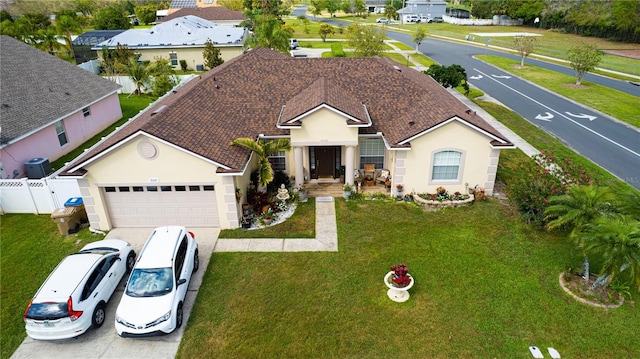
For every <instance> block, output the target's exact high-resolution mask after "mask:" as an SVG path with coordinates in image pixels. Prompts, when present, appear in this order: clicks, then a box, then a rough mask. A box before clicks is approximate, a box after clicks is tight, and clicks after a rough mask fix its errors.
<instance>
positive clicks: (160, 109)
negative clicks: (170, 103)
mask: <svg viewBox="0 0 640 359" xmlns="http://www.w3.org/2000/svg"><path fill="white" fill-rule="evenodd" d="M165 107H167V105H162V106H160V107H158V108H157V109H155V110H153V112H151V116H154V115H156V114H157V113H158V112H160V111H162V110H164V108H165Z"/></svg>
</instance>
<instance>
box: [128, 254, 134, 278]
mask: <svg viewBox="0 0 640 359" xmlns="http://www.w3.org/2000/svg"><path fill="white" fill-rule="evenodd" d="M135 264H136V254H135V252H133V251H131V252H129V255H128V256H127V273H128V272H131V270H132V269H133V266H134V265H135Z"/></svg>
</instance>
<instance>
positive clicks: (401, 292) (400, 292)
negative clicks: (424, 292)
mask: <svg viewBox="0 0 640 359" xmlns="http://www.w3.org/2000/svg"><path fill="white" fill-rule="evenodd" d="M407 276H409V278H411V283H409V285H407V286H406V287H396V286H395V285H394V283H393V280H392V278H393V271H391V272H389V273H387V274H386V275H385V276H384V284H386V285H387V287H389V290H388V291H387V296H388V297H389V299H391V300H392V301H394V302H398V303H401V302H406V301H407V300H409V289H411V287H413V283H415V281H414V280H413V277H412V276H411V274H407Z"/></svg>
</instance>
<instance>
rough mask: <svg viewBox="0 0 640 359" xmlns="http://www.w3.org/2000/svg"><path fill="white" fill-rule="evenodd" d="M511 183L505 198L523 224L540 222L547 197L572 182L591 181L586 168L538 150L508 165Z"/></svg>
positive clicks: (561, 190) (562, 191) (507, 185)
mask: <svg viewBox="0 0 640 359" xmlns="http://www.w3.org/2000/svg"><path fill="white" fill-rule="evenodd" d="M511 170H512V171H513V172H514V174H515V175H514V176H513V178H512V182H510V183H507V184H506V192H507V196H508V197H509V200H510V201H511V202H512V203H514V204H515V205H516V206H517V207H518V210H519V211H520V212H521V213H522V215H523V216H524V217H525V220H526V221H527V223H535V224H539V225H544V224H545V223H544V210H545V208H546V207H547V206H548V204H547V202H548V200H549V197H551V196H559V195H563V194H565V192H566V190H567V188H569V186H570V185H572V184H577V185H587V184H591V183H592V182H593V181H592V180H591V179H590V178H589V177H588V176H587V174H586V171H585V170H584V169H583V168H581V167H576V166H575V165H574V164H573V162H572V160H571V159H570V158H563V159H561V158H557V157H555V156H554V155H553V153H551V152H548V151H542V152H541V153H540V154H538V155H535V156H533V157H531V158H529V159H527V160H523V161H520V162H518V163H516V164H515V166H514V167H512V168H511Z"/></svg>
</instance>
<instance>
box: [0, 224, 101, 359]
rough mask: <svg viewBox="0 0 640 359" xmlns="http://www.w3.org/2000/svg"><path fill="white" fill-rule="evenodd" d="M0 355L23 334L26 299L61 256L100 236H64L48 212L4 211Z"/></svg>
mask: <svg viewBox="0 0 640 359" xmlns="http://www.w3.org/2000/svg"><path fill="white" fill-rule="evenodd" d="M0 233H1V234H2V240H1V241H0V253H1V256H0V268H2V286H1V287H0V304H1V305H0V306H1V307H2V310H1V316H0V322H2V330H1V331H0V342H2V348H1V349H0V358H9V357H10V356H11V354H13V352H14V351H15V350H16V349H17V348H18V346H19V345H20V343H22V341H23V340H24V338H25V337H26V333H25V329H24V322H23V320H22V316H23V314H24V311H25V309H26V308H27V305H28V304H29V300H31V298H33V296H34V294H36V291H37V290H38V288H40V285H42V282H44V280H45V279H46V278H47V276H49V273H51V271H52V270H53V268H55V267H56V265H58V263H59V262H60V260H62V258H64V257H66V256H67V255H69V254H71V253H74V252H76V251H78V250H79V249H80V248H82V247H83V246H84V245H85V244H87V243H89V242H93V241H96V240H98V239H102V238H103V236H96V235H93V234H91V233H90V232H89V230H88V229H83V230H80V231H79V232H78V234H77V235H71V236H68V237H65V236H63V235H61V234H60V232H58V227H57V225H56V224H55V223H54V222H53V220H52V219H51V216H50V215H40V216H36V215H33V214H4V215H2V219H1V220H0Z"/></svg>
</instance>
